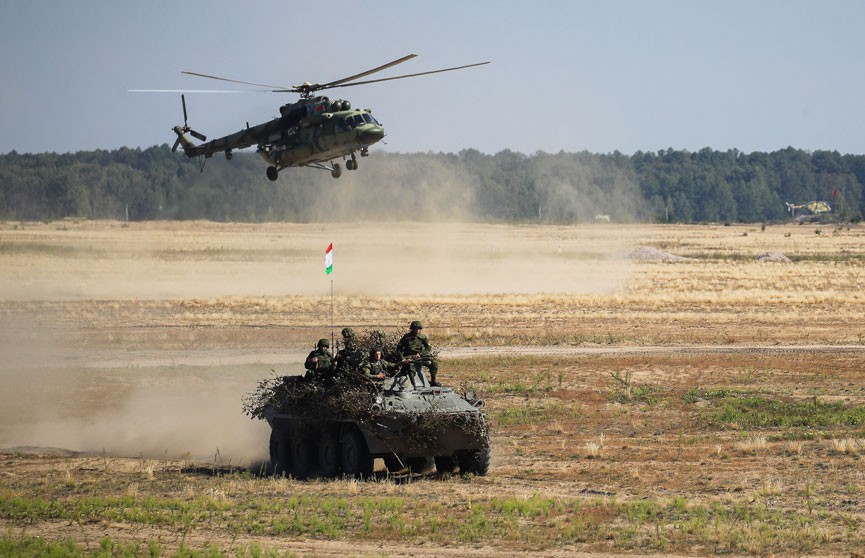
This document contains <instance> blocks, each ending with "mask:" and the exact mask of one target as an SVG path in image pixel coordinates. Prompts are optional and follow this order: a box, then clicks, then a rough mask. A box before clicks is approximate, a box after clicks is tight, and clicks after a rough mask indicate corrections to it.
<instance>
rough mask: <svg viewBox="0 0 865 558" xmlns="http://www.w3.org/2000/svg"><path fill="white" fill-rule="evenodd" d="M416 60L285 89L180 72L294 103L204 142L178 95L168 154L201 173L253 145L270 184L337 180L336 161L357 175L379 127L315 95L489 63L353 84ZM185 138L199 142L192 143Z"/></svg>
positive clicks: (366, 113) (360, 112)
mask: <svg viewBox="0 0 865 558" xmlns="http://www.w3.org/2000/svg"><path fill="white" fill-rule="evenodd" d="M416 56H417V54H409V55H407V56H403V57H402V58H398V59H396V60H393V61H391V62H388V63H387V64H382V65H381V66H377V67H375V68H372V69H371V70H367V71H365V72H361V73H359V74H355V75H352V76H349V77H346V78H342V79H338V80H335V81H330V82H327V83H324V84H320V83H310V82H306V83H303V84H301V85H294V86H291V87H283V86H278V85H268V84H263V83H253V82H248V81H240V80H236V79H229V78H225V77H219V76H213V75H208V74H202V73H198V72H190V71H183V72H181V73H183V74H187V75H191V76H197V77H201V78H207V79H214V80H220V81H226V82H231V83H238V84H243V85H251V86H255V87H263V88H266V89H264V91H267V90H270V91H271V92H273V93H297V94H299V95H300V99H299V100H298V101H296V102H293V103H288V104H285V105H282V106H281V107H279V114H280V116H279V117H277V118H274V119H272V120H270V121H269V122H264V123H262V124H258V125H257V126H250V125H249V123H247V124H246V128H243V129H241V130H240V131H237V132H235V133H233V134H229V135H227V136H223V137H221V138H217V139H213V140H210V141H207V137H206V136H205V135H204V134H201V133H199V132H196V131H195V130H193V129H192V128H190V126H189V123H188V120H189V118H188V114H187V110H186V96H185V95H183V94H182V95H181V96H180V99H181V103H182V105H183V126H174V127H173V128H172V130H173V131H174V133H175V134H176V135H177V139H176V140H175V142H174V145H173V146H172V148H171V151H172V152H176V151H177V148H178V147H182V148H183V153H184V155H186V156H187V157H189V158H193V157H198V158H199V164H200V167H201V170H202V171H203V170H204V163H205V162H206V160H207V159H209V158H210V157H212V156H213V155H214V154H217V153H224V154H225V158H226V159H229V160H230V159H231V158H232V154H233V153H232V152H233V151H234V150H236V149H244V148H247V147H252V146H257V148H258V149H257V152H258V154H259V155H260V156H261V158H262V159H264V161H265V162H267V164H268V167H267V173H266V174H267V178H268V179H270V180H271V181H275V180H277V179H278V178H279V172H280V171H281V170H283V169H285V168H288V167H314V168H317V169H322V170H327V171H330V174H331V176H333V177H334V178H339V177H340V176H341V175H342V167H341V165H340V163H339V162H333V161H334V160H335V159H339V158H342V160H343V161H344V162H345V168H346V169H347V170H357V168H358V160H357V154H358V153H359V154H360V156H361V157H367V156H369V148H370V146H372V145H373V144H375V143H377V142H379V141H381V139H382V138H384V135H385V134H384V127H383V126H382V125H381V123H380V122H379V121H378V120H376V118H375V117H374V116H373V115H372V111H371V110H370V109H359V108H352V106H351V103H350V102H349V101H347V100H344V99H330V98H329V97H327V96H324V95H319V94H318V92H319V91H321V90H325V89H332V88H336V87H351V86H355V85H367V84H370V83H378V82H383V81H391V80H396V79H405V78H410V77H418V76H423V75H428V74H437V73H442V72H450V71H454V70H462V69H464V68H472V67H475V66H483V65H485V64H489V63H490V62H489V61H487V62H477V63H474V64H466V65H463V66H455V67H452V68H443V69H440V70H431V71H426V72H418V73H413V74H405V75H399V76H394V77H387V78H379V79H371V80H365V81H356V80H358V79H361V78H364V77H366V76H369V75H371V74H374V73H377V72H380V71H382V70H386V69H388V68H391V67H393V66H396V65H397V64H402V63H403V62H406V61H408V60H411V59H412V58H415V57H416ZM131 91H135V92H163V93H185V92H186V93H191V92H222V91H212V90H207V91H201V90H198V91H196V90H165V89H161V90H153V89H150V90H148V89H134V90H131ZM253 91H258V90H253ZM232 92H235V91H232ZM187 134H189V135H191V136H192V137H194V138H196V139H198V140H200V141H202V142H204V143H200V144H196V143H195V142H193V140H192V139H191V138H190V137H189V135H187Z"/></svg>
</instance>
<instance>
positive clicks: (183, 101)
mask: <svg viewBox="0 0 865 558" xmlns="http://www.w3.org/2000/svg"><path fill="white" fill-rule="evenodd" d="M180 102H181V103H183V126H184V127H186V121H187V120H189V118H188V117H187V116H186V95H181V96H180Z"/></svg>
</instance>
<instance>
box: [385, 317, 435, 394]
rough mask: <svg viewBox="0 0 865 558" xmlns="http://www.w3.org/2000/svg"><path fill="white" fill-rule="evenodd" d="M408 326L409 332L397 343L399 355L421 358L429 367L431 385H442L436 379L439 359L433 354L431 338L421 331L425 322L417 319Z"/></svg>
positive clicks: (411, 358) (407, 357)
mask: <svg viewBox="0 0 865 558" xmlns="http://www.w3.org/2000/svg"><path fill="white" fill-rule="evenodd" d="M408 327H409V332H408V333H406V334H405V335H403V336H402V339H400V340H399V343H397V345H396V352H397V355H398V356H399V357H401V358H404V359H409V360H421V361H422V364H423V365H424V366H426V367H427V368H428V369H429V379H430V382H429V383H430V385H431V386H440V385H441V384H440V383H438V382H437V381H436V374H437V373H438V368H439V367H438V360H436V358H435V356H433V354H432V349H431V348H430V344H429V339H427V336H426V335H424V334H423V333H421V330H422V329H423V324H422V323H420V322H419V321H418V320H415V321H413V322H412V323H410V324H409V326H408Z"/></svg>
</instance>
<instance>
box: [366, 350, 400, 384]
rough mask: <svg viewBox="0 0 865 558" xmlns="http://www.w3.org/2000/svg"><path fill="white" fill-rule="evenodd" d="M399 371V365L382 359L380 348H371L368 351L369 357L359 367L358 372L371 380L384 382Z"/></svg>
mask: <svg viewBox="0 0 865 558" xmlns="http://www.w3.org/2000/svg"><path fill="white" fill-rule="evenodd" d="M398 369H399V364H396V363H393V362H389V361H386V360H384V359H383V358H382V350H381V347H373V348H372V349H370V350H369V357H367V358H366V360H364V361H363V363H362V364H361V365H360V371H361V372H363V373H364V375H365V376H366V377H367V378H370V379H371V380H384V379H385V378H387V377H388V376H393V375H394V373H395V372H396V371H397V370H398Z"/></svg>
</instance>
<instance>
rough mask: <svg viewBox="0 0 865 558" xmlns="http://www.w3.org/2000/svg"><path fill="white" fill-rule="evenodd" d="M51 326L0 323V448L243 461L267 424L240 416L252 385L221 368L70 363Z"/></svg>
mask: <svg viewBox="0 0 865 558" xmlns="http://www.w3.org/2000/svg"><path fill="white" fill-rule="evenodd" d="M62 337H63V334H62V332H60V331H59V330H58V329H57V328H56V327H55V326H52V325H50V324H45V323H38V322H36V321H32V320H22V319H16V320H8V319H6V320H3V321H0V354H2V356H3V358H2V360H0V382H2V385H3V386H4V389H3V390H2V391H0V448H19V449H20V448H32V447H36V448H60V449H62V450H67V451H72V452H82V453H90V454H107V455H112V456H125V457H146V458H175V459H179V458H184V459H190V460H203V461H209V462H221V463H226V464H237V465H244V464H250V463H252V462H255V461H257V460H260V459H264V458H266V457H267V455H266V453H267V440H268V435H269V428H268V427H267V425H266V424H264V423H262V422H260V421H253V420H251V419H249V417H246V416H244V415H243V414H242V412H241V408H240V396H241V395H242V394H243V393H245V392H246V391H249V390H250V389H251V388H252V387H254V385H255V379H256V378H253V377H251V376H250V374H249V373H246V374H244V373H242V371H240V372H238V371H235V370H232V369H231V368H230V367H209V366H179V367H149V368H148V367H143V368H138V367H134V366H132V367H127V368H124V369H116V368H100V367H99V363H98V362H95V361H94V367H93V368H89V367H88V368H81V367H79V366H75V365H70V363H69V362H68V361H69V356H70V355H72V354H74V353H75V350H74V348H72V347H68V346H63V345H64V343H63V342H62V341H60V340H59V339H60V338H62Z"/></svg>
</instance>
